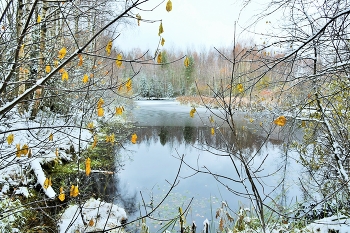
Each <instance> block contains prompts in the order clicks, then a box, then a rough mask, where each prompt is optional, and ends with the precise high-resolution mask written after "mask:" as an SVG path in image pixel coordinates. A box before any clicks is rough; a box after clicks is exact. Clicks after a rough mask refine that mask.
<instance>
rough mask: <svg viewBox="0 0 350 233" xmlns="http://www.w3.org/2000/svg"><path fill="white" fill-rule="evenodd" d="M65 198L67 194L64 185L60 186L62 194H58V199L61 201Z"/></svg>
mask: <svg viewBox="0 0 350 233" xmlns="http://www.w3.org/2000/svg"><path fill="white" fill-rule="evenodd" d="M65 198H66V195H64V191H63V187H60V194H59V195H58V199H59V200H60V201H64V199H65Z"/></svg>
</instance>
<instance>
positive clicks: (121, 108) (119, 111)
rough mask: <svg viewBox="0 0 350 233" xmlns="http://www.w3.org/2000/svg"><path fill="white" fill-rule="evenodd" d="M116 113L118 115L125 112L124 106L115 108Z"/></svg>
mask: <svg viewBox="0 0 350 233" xmlns="http://www.w3.org/2000/svg"><path fill="white" fill-rule="evenodd" d="M115 113H116V114H117V115H122V114H123V107H116V108H115Z"/></svg>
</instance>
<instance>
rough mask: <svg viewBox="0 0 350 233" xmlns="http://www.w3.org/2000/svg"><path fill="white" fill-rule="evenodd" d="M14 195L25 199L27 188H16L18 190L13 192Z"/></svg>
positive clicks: (27, 194)
mask: <svg viewBox="0 0 350 233" xmlns="http://www.w3.org/2000/svg"><path fill="white" fill-rule="evenodd" d="M15 194H17V195H23V196H25V197H26V198H28V197H29V191H28V188H27V187H18V188H17V189H16V190H15Z"/></svg>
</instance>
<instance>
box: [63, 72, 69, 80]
mask: <svg viewBox="0 0 350 233" xmlns="http://www.w3.org/2000/svg"><path fill="white" fill-rule="evenodd" d="M65 80H66V81H68V72H67V71H64V72H63V74H62V81H65Z"/></svg>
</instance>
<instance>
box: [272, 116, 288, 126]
mask: <svg viewBox="0 0 350 233" xmlns="http://www.w3.org/2000/svg"><path fill="white" fill-rule="evenodd" d="M286 122H287V119H286V118H285V117H284V116H279V117H277V119H276V120H274V121H273V123H275V124H276V125H278V126H284V125H285V124H286Z"/></svg>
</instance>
